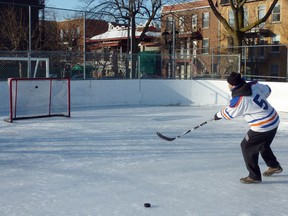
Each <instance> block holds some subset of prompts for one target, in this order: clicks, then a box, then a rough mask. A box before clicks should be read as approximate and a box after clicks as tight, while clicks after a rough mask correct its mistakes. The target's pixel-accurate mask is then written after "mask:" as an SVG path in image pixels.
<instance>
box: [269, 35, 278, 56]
mask: <svg viewBox="0 0 288 216" xmlns="http://www.w3.org/2000/svg"><path fill="white" fill-rule="evenodd" d="M272 44H273V45H274V46H272V48H271V51H272V52H273V53H278V52H280V46H279V44H280V35H275V36H274V37H272Z"/></svg>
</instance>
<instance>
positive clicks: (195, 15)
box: [192, 14, 197, 31]
mask: <svg viewBox="0 0 288 216" xmlns="http://www.w3.org/2000/svg"><path fill="white" fill-rule="evenodd" d="M192 31H197V14H193V15H192Z"/></svg>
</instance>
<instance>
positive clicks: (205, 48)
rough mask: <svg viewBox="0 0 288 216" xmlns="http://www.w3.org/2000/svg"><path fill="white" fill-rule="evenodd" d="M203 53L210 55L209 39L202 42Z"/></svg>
mask: <svg viewBox="0 0 288 216" xmlns="http://www.w3.org/2000/svg"><path fill="white" fill-rule="evenodd" d="M202 53H203V54H208V53H209V39H207V38H206V39H203V41H202Z"/></svg>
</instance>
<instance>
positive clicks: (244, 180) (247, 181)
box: [240, 176, 262, 184]
mask: <svg viewBox="0 0 288 216" xmlns="http://www.w3.org/2000/svg"><path fill="white" fill-rule="evenodd" d="M240 182H241V183H243V184H255V183H261V182H262V181H261V180H255V179H252V178H250V177H249V176H247V177H245V178H241V179H240Z"/></svg>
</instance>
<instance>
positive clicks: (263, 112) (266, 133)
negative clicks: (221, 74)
mask: <svg viewBox="0 0 288 216" xmlns="http://www.w3.org/2000/svg"><path fill="white" fill-rule="evenodd" d="M227 82H228V87H229V89H230V91H231V95H232V99H231V100H230V104H229V106H227V107H226V108H224V109H222V110H221V111H219V112H217V113H216V114H215V116H214V119H215V120H219V119H226V120H230V119H233V118H236V117H238V116H243V117H244V119H245V120H246V122H247V123H248V124H249V126H250V130H249V131H248V132H247V134H246V136H245V138H244V139H243V140H242V142H241V149H242V154H243V158H244V161H245V164H246V167H247V169H248V171H249V175H248V176H247V177H245V178H241V179H240V182H242V183H247V184H249V183H260V182H261V181H262V178H261V172H260V168H259V165H258V158H259V153H260V154H261V156H262V158H263V160H264V161H265V163H266V165H267V166H268V169H267V170H266V171H265V172H264V173H263V175H264V176H271V175H273V174H275V173H281V172H282V170H283V169H282V167H281V166H280V164H279V162H278V161H277V158H276V157H275V155H274V153H273V151H272V149H271V148H270V145H271V143H272V141H273V139H274V137H275V134H276V132H277V128H278V125H279V122H280V119H279V116H278V114H277V112H276V110H275V109H274V108H273V107H272V106H271V105H270V104H269V102H268V101H267V100H266V99H267V98H268V96H269V95H270V93H271V89H270V87H269V86H268V85H264V84H260V83H258V82H256V81H253V82H249V83H246V81H245V80H244V79H243V78H241V75H240V74H239V73H235V72H232V73H231V74H230V75H229V76H228V78H227Z"/></svg>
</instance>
